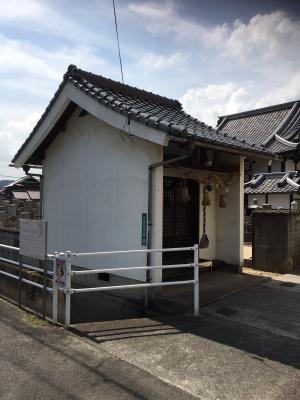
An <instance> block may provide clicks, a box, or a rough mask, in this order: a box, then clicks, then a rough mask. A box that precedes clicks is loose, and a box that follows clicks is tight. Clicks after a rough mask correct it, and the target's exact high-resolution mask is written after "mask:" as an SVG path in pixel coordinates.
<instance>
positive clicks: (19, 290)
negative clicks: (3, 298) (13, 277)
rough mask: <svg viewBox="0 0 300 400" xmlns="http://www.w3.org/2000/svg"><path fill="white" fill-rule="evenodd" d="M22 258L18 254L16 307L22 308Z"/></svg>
mask: <svg viewBox="0 0 300 400" xmlns="http://www.w3.org/2000/svg"><path fill="white" fill-rule="evenodd" d="M22 267H23V264H22V256H21V254H19V280H18V306H19V307H21V306H22Z"/></svg>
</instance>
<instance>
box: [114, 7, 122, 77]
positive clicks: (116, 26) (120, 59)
mask: <svg viewBox="0 0 300 400" xmlns="http://www.w3.org/2000/svg"><path fill="white" fill-rule="evenodd" d="M113 7H114V16H115V28H116V36H117V43H118V52H119V61H120V69H121V76H122V83H123V84H124V76H123V66H122V58H121V51H120V42H119V31H118V22H117V14H116V5H115V0H113Z"/></svg>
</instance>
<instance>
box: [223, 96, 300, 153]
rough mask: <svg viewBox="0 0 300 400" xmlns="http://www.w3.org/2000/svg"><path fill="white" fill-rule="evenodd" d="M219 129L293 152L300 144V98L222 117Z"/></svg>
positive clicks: (248, 139) (273, 148) (275, 150)
mask: <svg viewBox="0 0 300 400" xmlns="http://www.w3.org/2000/svg"><path fill="white" fill-rule="evenodd" d="M217 130H218V131H220V132H223V133H228V135H230V136H232V135H236V137H237V138H238V139H239V140H243V139H246V140H247V141H250V142H255V143H257V145H259V146H260V147H261V148H262V149H266V150H267V149H269V150H270V151H272V152H275V153H283V152H291V151H293V150H295V149H297V148H298V147H300V146H298V144H299V142H300V101H293V102H289V103H283V104H277V105H274V106H271V107H264V108H259V109H256V110H251V111H246V112H242V113H238V114H232V115H227V116H223V117H220V118H219V120H218V125H217Z"/></svg>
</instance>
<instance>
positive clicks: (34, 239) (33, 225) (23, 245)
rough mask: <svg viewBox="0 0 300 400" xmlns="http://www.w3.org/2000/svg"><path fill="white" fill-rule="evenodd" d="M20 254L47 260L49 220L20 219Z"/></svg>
mask: <svg viewBox="0 0 300 400" xmlns="http://www.w3.org/2000/svg"><path fill="white" fill-rule="evenodd" d="M20 254H21V255H22V256H27V257H32V258H37V259H39V260H45V259H46V257H47V221H44V220H32V219H20Z"/></svg>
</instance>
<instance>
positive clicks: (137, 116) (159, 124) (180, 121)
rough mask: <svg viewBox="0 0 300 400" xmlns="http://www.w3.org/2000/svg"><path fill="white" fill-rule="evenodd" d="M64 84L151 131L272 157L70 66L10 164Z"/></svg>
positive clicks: (173, 106)
mask: <svg viewBox="0 0 300 400" xmlns="http://www.w3.org/2000/svg"><path fill="white" fill-rule="evenodd" d="M67 82H69V83H71V84H72V85H74V86H75V87H77V88H79V89H80V90H81V91H83V92H84V93H85V94H86V95H88V96H91V97H92V98H94V99H95V100H97V101H98V102H99V103H101V104H103V105H104V106H106V107H108V108H110V109H113V110H114V111H116V112H119V113H120V114H123V115H128V116H129V115H130V118H132V119H134V120H136V121H138V122H140V123H143V124H145V125H149V126H151V127H153V128H155V129H158V130H162V131H164V132H169V133H173V134H176V135H184V136H190V137H191V138H193V139H194V140H198V141H202V142H204V143H208V144H212V145H218V146H221V147H225V148H227V149H234V150H238V151H246V152H252V153H253V152H255V153H265V154H268V155H270V156H272V155H273V154H272V152H271V151H270V150H268V149H266V150H262V148H261V147H260V146H257V145H256V144H255V143H257V142H256V140H255V139H254V138H251V137H250V138H249V137H248V136H247V137H246V136H245V137H244V136H242V137H240V136H239V134H238V133H236V132H234V134H232V135H231V133H229V132H227V131H224V134H223V135H220V134H219V133H218V132H216V131H215V130H214V129H213V128H212V127H211V126H208V125H206V124H204V123H203V122H201V121H198V120H197V119H196V118H193V117H191V116H190V115H189V114H187V113H185V112H184V111H183V110H182V105H181V104H180V102H179V101H177V100H172V99H168V98H166V97H163V96H159V95H157V94H154V93H151V92H147V91H145V90H141V89H138V88H135V87H132V86H129V85H124V84H122V83H120V82H116V81H113V80H111V79H107V78H104V77H102V76H100V75H95V74H92V73H90V72H87V71H83V70H81V69H78V68H77V67H76V66H74V65H70V66H69V68H68V71H67V73H66V74H65V75H64V80H63V82H62V83H61V84H60V86H59V88H58V90H57V92H56V93H55V95H54V97H53V99H52V100H51V102H50V104H49V106H48V107H47V108H46V110H45V112H44V114H43V115H42V117H41V118H40V120H39V122H38V123H37V125H36V126H35V128H34V129H33V131H32V133H31V134H30V135H29V137H28V138H27V139H26V141H25V142H24V144H23V145H22V147H21V148H20V149H19V151H18V152H17V154H16V156H15V157H14V159H13V162H14V161H15V160H16V158H17V157H18V156H19V155H20V153H21V152H22V150H23V149H24V147H25V146H26V145H27V143H28V142H29V141H30V140H31V138H32V136H33V135H34V134H35V132H36V131H37V129H38V127H39V126H40V124H41V122H42V121H43V119H44V118H45V117H46V115H47V113H48V111H49V110H50V109H51V107H52V105H53V104H54V102H55V100H56V98H57V97H58V96H59V94H60V92H61V91H62V89H63V87H64V85H65V84H66V83H67ZM253 142H255V143H253Z"/></svg>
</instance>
